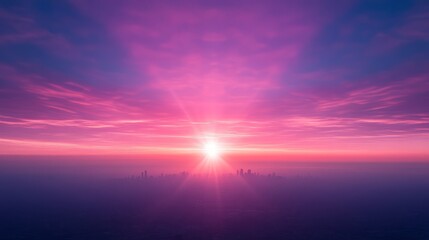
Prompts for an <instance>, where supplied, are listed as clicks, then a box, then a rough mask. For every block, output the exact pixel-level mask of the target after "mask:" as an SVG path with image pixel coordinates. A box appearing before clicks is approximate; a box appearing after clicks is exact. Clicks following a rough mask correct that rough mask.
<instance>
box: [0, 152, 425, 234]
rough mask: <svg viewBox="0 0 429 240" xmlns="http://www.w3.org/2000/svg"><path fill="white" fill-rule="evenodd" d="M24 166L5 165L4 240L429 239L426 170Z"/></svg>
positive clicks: (0, 183)
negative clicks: (216, 172) (227, 170)
mask: <svg viewBox="0 0 429 240" xmlns="http://www.w3.org/2000/svg"><path fill="white" fill-rule="evenodd" d="M14 161H15V163H16V162H17V160H16V159H15V160H14ZM20 161H25V162H26V164H22V165H21V166H20V165H19V164H12V163H11V161H8V159H7V158H3V159H2V161H1V165H2V167H1V168H0V169H2V170H0V172H1V175H0V192H1V198H0V213H1V214H0V239H3V240H12V239H44V240H46V239H48V240H49V239H88V240H93V239H136V240H137V239H341V240H344V239H356V240H357V239H359V240H361V239H389V240H394V239H398V240H399V239H401V240H403V239H408V240H412V239H418V240H426V239H429V191H428V190H429V165H428V164H422V163H409V164H404V163H347V164H346V163H317V164H315V163H313V164H305V163H300V164H298V163H282V164H280V163H277V165H276V166H275V169H277V172H276V173H275V175H274V174H273V172H272V171H270V168H269V167H267V166H265V167H264V164H262V163H254V164H253V165H252V164H248V165H244V164H243V165H241V166H233V168H234V169H233V171H231V172H230V173H223V174H219V175H217V176H216V175H213V174H212V175H209V176H208V175H206V174H197V175H194V174H192V173H184V172H180V171H175V172H173V171H172V170H171V169H169V168H167V167H165V171H164V172H163V171H162V169H163V168H162V167H158V168H156V166H155V165H147V166H138V167H137V166H133V167H131V168H130V169H128V170H127V171H124V169H120V168H118V167H117V168H116V169H117V171H118V174H116V175H114V174H112V173H113V172H114V168H115V167H114V166H111V167H110V168H111V169H110V170H109V171H107V170H106V171H105V173H107V172H109V174H104V175H103V174H100V172H103V171H101V170H102V168H103V167H102V165H100V164H98V165H91V164H88V163H87V164H82V166H78V165H75V166H73V167H71V166H68V167H67V168H68V169H72V170H70V171H65V170H64V167H61V166H62V165H54V164H52V162H50V161H46V162H45V163H44V165H43V164H42V165H40V164H41V163H40V162H42V161H38V163H40V164H39V166H37V164H28V162H27V161H30V159H24V160H23V159H21V160H20ZM18 162H19V161H18ZM23 166H26V167H25V168H24V167H23ZM29 166H33V171H31V168H30V167H29ZM65 166H66V165H65ZM44 168H46V169H47V171H45V172H43V171H42V169H44ZM151 168H153V169H156V170H151ZM240 168H243V174H241V173H240V171H239V172H238V175H237V172H236V170H237V169H240ZM248 169H250V171H251V173H250V174H249V173H248V172H247V171H248ZM145 170H146V171H147V175H145V174H144V171H145ZM190 170H191V169H183V171H190ZM91 172H94V174H93V175H91Z"/></svg>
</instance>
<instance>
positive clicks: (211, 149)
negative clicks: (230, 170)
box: [203, 139, 221, 161]
mask: <svg viewBox="0 0 429 240" xmlns="http://www.w3.org/2000/svg"><path fill="white" fill-rule="evenodd" d="M203 152H204V155H205V156H206V158H207V159H208V160H210V161H217V160H219V159H220V155H221V149H220V147H219V144H218V142H217V141H215V140H213V139H211V140H208V141H207V142H205V143H204V146H203Z"/></svg>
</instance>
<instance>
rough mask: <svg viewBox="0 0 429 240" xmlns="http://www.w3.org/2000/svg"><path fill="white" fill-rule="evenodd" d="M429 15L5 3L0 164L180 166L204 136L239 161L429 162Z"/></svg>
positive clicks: (296, 5)
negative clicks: (383, 158) (292, 157)
mask: <svg viewBox="0 0 429 240" xmlns="http://www.w3.org/2000/svg"><path fill="white" fill-rule="evenodd" d="M428 13H429V4H427V3H426V2H425V1H396V2H395V3H393V2H391V1H377V2H374V1H335V0H332V1H323V3H322V1H292V0H291V1H192V0H191V1H133V0H129V1H113V0H111V1H80V0H71V1H64V2H59V1H43V2H37V1H20V2H13V1H11V2H7V1H6V2H4V3H1V4H0V22H1V24H0V25H1V28H0V29H1V30H0V154H107V153H109V154H110V153H115V154H126V153H133V154H165V153H168V154H175V153H192V152H195V151H198V148H199V147H200V145H199V144H200V143H199V141H200V140H201V139H202V138H204V137H206V136H208V135H210V136H213V135H214V136H216V137H217V138H219V139H220V141H221V142H223V144H224V145H225V148H226V149H227V151H230V152H234V153H238V154H248V153H249V152H259V153H261V154H266V153H267V152H268V153H270V152H271V153H276V154H290V153H300V154H317V153H338V152H344V153H347V154H351V155H359V154H382V155H383V154H385V155H389V156H393V155H395V154H411V155H412V156H417V155H418V156H429V148H427V146H428V145H429V34H428V33H429V14H428ZM411 155H410V156H411ZM411 160H412V159H411Z"/></svg>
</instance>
